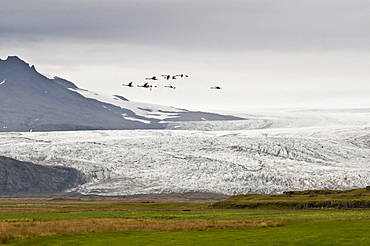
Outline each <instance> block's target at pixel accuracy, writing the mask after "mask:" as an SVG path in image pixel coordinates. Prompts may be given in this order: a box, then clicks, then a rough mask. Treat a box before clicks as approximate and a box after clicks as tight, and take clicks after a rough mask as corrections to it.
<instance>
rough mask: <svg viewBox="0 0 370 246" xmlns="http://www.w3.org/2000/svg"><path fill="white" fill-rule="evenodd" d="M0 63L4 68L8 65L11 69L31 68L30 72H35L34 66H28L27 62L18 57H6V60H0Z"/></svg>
mask: <svg viewBox="0 0 370 246" xmlns="http://www.w3.org/2000/svg"><path fill="white" fill-rule="evenodd" d="M0 62H2V63H3V64H4V65H5V66H7V65H9V66H11V67H18V68H19V67H22V68H31V69H32V70H36V69H35V66H34V65H32V66H30V65H29V64H28V63H27V62H25V61H23V60H22V59H20V58H19V57H18V56H8V58H6V60H1V59H0Z"/></svg>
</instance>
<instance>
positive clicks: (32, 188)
mask: <svg viewBox="0 0 370 246" xmlns="http://www.w3.org/2000/svg"><path fill="white" fill-rule="evenodd" d="M84 182H85V179H84V176H83V175H82V174H81V173H80V172H79V171H77V170H75V169H73V168H69V167H57V166H41V165H36V164H33V163H30V162H22V161H17V160H15V159H11V158H7V157H3V156H0V195H16V194H56V193H61V192H63V191H64V190H66V189H69V188H73V187H75V186H78V185H80V184H82V183H84Z"/></svg>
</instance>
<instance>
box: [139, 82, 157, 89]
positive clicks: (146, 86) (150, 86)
mask: <svg viewBox="0 0 370 246" xmlns="http://www.w3.org/2000/svg"><path fill="white" fill-rule="evenodd" d="M137 87H143V88H149V89H150V90H152V87H153V85H150V84H149V83H148V82H146V83H145V84H143V85H137ZM154 87H157V86H154Z"/></svg>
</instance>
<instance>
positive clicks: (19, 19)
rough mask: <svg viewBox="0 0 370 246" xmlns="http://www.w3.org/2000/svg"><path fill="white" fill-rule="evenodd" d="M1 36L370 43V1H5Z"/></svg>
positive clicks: (250, 44) (221, 43) (233, 45)
mask: <svg viewBox="0 0 370 246" xmlns="http://www.w3.org/2000/svg"><path fill="white" fill-rule="evenodd" d="M0 4H1V5H2V6H1V8H0V16H1V17H0V18H1V19H0V20H1V22H0V30H1V36H3V38H4V37H8V38H12V39H26V40H27V39H35V40H44V39H67V40H71V39H72V40H80V42H84V41H87V40H95V41H99V42H107V43H124V44H135V45H143V46H155V47H168V48H173V49H176V48H182V49H190V50H192V49H193V50H197V49H201V50H205V49H206V50H230V51H238V50H243V51H248V50H266V49H267V50H307V49H350V50H352V49H369V48H370V42H369V40H370V33H369V32H368V30H369V29H370V15H369V14H368V13H369V11H370V3H368V2H366V1H359V0H357V1H345V0H336V1H330V0H327V1H322V0H321V1H318V0H302V1H294V0H282V1H272V0H261V1H248V0H247V1H242V0H231V1H215V0H214V1H212V0H196V1H195V0H187V1H184V0H179V1H171V0H144V1H134V0H126V1H86V0H85V1H71V0H70V1H52V2H51V1H46V0H28V1H26V0H20V1H12V0H2V1H1V3H0Z"/></svg>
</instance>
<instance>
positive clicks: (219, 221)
mask: <svg viewBox="0 0 370 246" xmlns="http://www.w3.org/2000/svg"><path fill="white" fill-rule="evenodd" d="M312 192H314V194H315V196H311V194H312ZM315 192H316V193H315ZM320 192H321V193H320ZM317 193H319V195H317ZM358 194H360V195H358ZM369 194H370V193H369V192H368V191H367V190H365V189H359V190H354V191H349V192H347V193H338V192H336V193H334V192H332V191H309V192H308V195H307V192H302V193H293V194H289V196H286V195H276V196H267V195H243V196H234V197H231V198H230V199H227V200H225V201H221V202H218V203H213V204H211V203H182V204H181V203H170V204H169V203H167V204H165V203H137V202H136V203H115V202H106V201H103V202H81V203H76V202H75V201H73V202H68V201H64V202H63V203H57V202H51V201H38V202H34V203H25V202H22V203H11V202H3V203H0V244H8V245H69V244H75V245H107V244H111V245H156V244H161V245H162V244H163V245H169V244H171V245H195V244H197V245H202V244H210V245H238V244H239V245H246V244H248V245H289V244H290V245H331V244H332V245H334V244H335V245H355V244H356V245H370V237H369V236H368V234H369V233H368V232H369V231H370V210H369V209H368V208H350V209H349V208H346V209H343V208H341V209H339V208H338V207H337V204H338V203H337V202H336V201H338V199H339V200H340V202H341V204H347V205H348V204H350V205H351V204H354V201H363V202H361V203H357V204H360V205H361V204H366V202H367V201H368V197H369ZM359 197H360V198H359ZM355 198H356V199H357V200H354V199H355ZM315 199H316V200H315ZM359 199H361V200H359ZM308 201H309V204H315V202H319V203H321V202H325V204H333V205H334V206H333V207H323V206H321V207H313V208H312V207H311V208H309V209H308V208H307V206H303V207H302V206H297V204H307V202H308ZM347 205H346V206H347ZM351 206H352V205H351ZM250 207H253V209H251V208H250ZM237 208H248V209H237ZM298 208H299V209H298Z"/></svg>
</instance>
